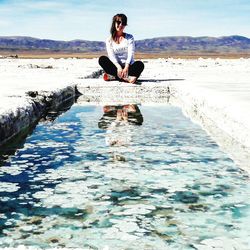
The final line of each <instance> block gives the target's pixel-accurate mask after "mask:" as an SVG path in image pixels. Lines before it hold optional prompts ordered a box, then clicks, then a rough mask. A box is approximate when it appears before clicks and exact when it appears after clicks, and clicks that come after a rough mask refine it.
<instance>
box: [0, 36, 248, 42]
mask: <svg viewBox="0 0 250 250" xmlns="http://www.w3.org/2000/svg"><path fill="white" fill-rule="evenodd" d="M171 37H192V38H224V37H243V38H247V39H250V38H249V37H247V36H243V35H227V36H223V35H222V36H205V35H204V36H182V35H179V36H158V37H152V38H144V39H138V40H135V41H143V40H150V39H157V38H171ZM0 38H32V39H37V40H50V41H58V42H72V41H89V42H105V41H104V40H103V41H100V40H86V39H79V38H77V39H72V40H58V39H50V38H38V37H33V36H15V35H13V36H0Z"/></svg>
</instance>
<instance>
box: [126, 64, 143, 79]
mask: <svg viewBox="0 0 250 250" xmlns="http://www.w3.org/2000/svg"><path fill="white" fill-rule="evenodd" d="M143 70H144V63H143V62H141V61H135V62H134V63H133V64H131V65H130V67H129V72H128V75H129V76H135V77H136V78H139V76H140V75H141V73H142V71H143Z"/></svg>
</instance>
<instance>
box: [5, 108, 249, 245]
mask: <svg viewBox="0 0 250 250" xmlns="http://www.w3.org/2000/svg"><path fill="white" fill-rule="evenodd" d="M138 108H139V110H140V113H141V114H142V116H143V123H142V124H141V125H135V124H133V123H132V124H131V123H128V122H126V119H122V120H120V117H118V119H117V117H115V119H112V121H111V122H110V123H109V126H108V127H106V128H99V127H98V122H99V121H100V119H102V117H103V108H102V107H95V106H85V107H83V106H73V107H72V108H71V110H69V111H68V112H67V113H65V114H63V115H62V116H60V117H59V118H57V119H56V120H55V121H54V122H44V123H40V124H39V125H38V126H37V127H36V128H35V130H34V132H33V134H32V135H30V136H29V137H28V138H27V139H26V143H25V144H24V146H23V147H22V148H20V149H18V150H17V151H16V153H15V155H12V156H11V157H9V159H6V160H5V161H4V162H3V164H2V166H1V167H0V205H1V206H0V232H1V234H0V235H1V238H0V246H1V247H4V246H17V245H20V244H24V245H34V246H40V247H64V246H65V247H79V246H81V247H90V248H103V247H104V246H109V247H110V249H124V248H126V247H130V248H131V249H138V247H140V248H142V249H144V248H145V247H146V246H147V247H149V248H150V247H151V248H150V249H169V248H170V249H176V248H180V247H184V248H185V249H189V248H190V249H194V248H195V247H196V248H198V249H202V248H204V246H210V247H211V246H213V244H217V246H218V245H220V244H224V245H226V244H229V245H230V246H236V247H238V248H239V247H241V248H239V249H242V248H243V249H244V247H245V248H247V247H249V246H250V243H249V240H248V239H249V236H250V235H249V234H250V227H249V225H248V223H247V221H249V217H250V204H249V201H248V200H249V192H250V191H249V190H250V185H249V177H248V176H247V174H246V173H245V172H243V171H241V170H240V169H238V168H237V166H235V165H234V163H233V162H232V161H231V160H230V159H229V158H228V157H227V155H226V154H224V153H223V152H221V151H220V149H219V148H218V146H217V145H216V144H215V142H214V141H212V140H211V139H210V138H209V137H208V136H207V135H206V134H205V132H204V131H202V130H201V129H200V128H199V126H197V125H195V124H193V123H191V122H190V120H189V119H187V118H186V117H184V116H183V115H182V113H181V111H180V110H179V109H178V108H175V107H171V106H154V107H150V106H148V107H147V106H138ZM125 117H126V114H125ZM112 122H113V123H114V124H112ZM112 126H113V127H112ZM110 134H111V135H110ZM108 136H113V137H114V138H119V140H120V139H121V138H129V140H127V141H126V143H120V144H118V143H115V144H107V143H106V142H107V137H108ZM115 140H116V139H115Z"/></svg>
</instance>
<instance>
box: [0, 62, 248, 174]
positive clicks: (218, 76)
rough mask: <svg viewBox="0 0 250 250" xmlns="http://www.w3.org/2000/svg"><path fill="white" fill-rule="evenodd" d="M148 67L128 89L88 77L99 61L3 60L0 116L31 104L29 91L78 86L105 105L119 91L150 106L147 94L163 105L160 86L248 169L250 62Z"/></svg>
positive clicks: (123, 85)
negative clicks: (139, 78)
mask: <svg viewBox="0 0 250 250" xmlns="http://www.w3.org/2000/svg"><path fill="white" fill-rule="evenodd" d="M144 63H145V70H144V72H143V74H142V76H141V80H142V81H141V84H140V85H130V84H127V83H119V82H104V81H102V80H101V79H90V78H89V79H85V78H86V77H87V76H90V75H91V74H92V73H93V72H95V71H98V70H100V67H99V65H98V60H97V59H57V60H56V59H52V58H51V59H41V60H38V59H33V60H29V59H1V60H0V74H1V93H0V97H1V98H0V116H1V115H2V114H8V112H10V110H12V111H13V110H16V109H17V108H18V107H19V108H21V107H23V106H25V105H29V102H30V97H28V96H27V95H26V94H25V93H26V92H27V91H38V92H40V91H56V90H59V89H62V88H65V87H67V86H73V85H74V86H77V88H79V90H80V92H82V93H83V94H85V96H86V95H90V93H92V94H93V95H94V94H95V95H99V101H100V100H101V99H100V98H101V97H104V96H105V98H104V99H103V102H108V101H111V100H112V101H116V102H117V100H115V99H116V98H117V96H116V95H117V89H119V90H120V92H119V93H118V94H120V95H121V93H123V94H124V93H126V96H125V100H128V101H131V100H137V101H138V100H139V102H141V103H144V104H146V103H147V101H148V100H149V98H146V99H145V98H144V99H143V95H146V94H147V95H149V94H150V97H151V99H150V100H151V101H152V98H153V97H154V96H155V97H156V98H155V99H154V98H153V102H154V101H156V100H158V102H159V100H160V98H158V96H157V95H158V94H159V92H157V91H154V88H153V87H158V88H159V89H160V91H161V93H162V91H163V90H164V89H166V90H169V91H170V95H171V97H170V100H169V101H170V102H171V103H173V104H175V105H179V106H180V107H181V108H182V109H183V111H184V113H185V114H187V116H189V117H191V118H192V119H193V120H194V121H195V122H198V123H199V124H201V126H203V128H204V129H206V130H207V131H208V133H210V134H211V135H212V136H213V137H214V138H215V139H216V141H217V142H218V143H219V144H220V145H221V147H222V148H223V149H224V150H225V151H228V152H229V154H231V155H232V157H233V158H234V159H235V161H236V162H237V163H239V165H241V166H242V167H244V168H245V169H248V170H249V169H250V165H249V162H250V161H249V157H250V156H249V155H250V111H249V110H250V98H249V97H250V81H249V79H250V59H230V60H229V59H228V60H226V59H197V60H186V59H171V58H168V59H150V60H144ZM100 89H102V91H100ZM105 89H106V92H105ZM97 90H98V91H97ZM112 90H113V93H112ZM135 90H137V92H136V95H138V94H139V93H142V94H141V95H139V99H129V97H130V96H131V95H132V93H135ZM114 91H116V93H115V94H114ZM105 93H106V95H105ZM166 93H168V91H166V92H164V94H166ZM83 96H84V95H83ZM164 96H165V95H164ZM126 98H127V99H126ZM90 100H91V98H90V99H88V101H90ZM140 100H141V101H140ZM123 101H124V100H123ZM164 101H165V100H164ZM156 102H157V101H156ZM100 103H101V101H100Z"/></svg>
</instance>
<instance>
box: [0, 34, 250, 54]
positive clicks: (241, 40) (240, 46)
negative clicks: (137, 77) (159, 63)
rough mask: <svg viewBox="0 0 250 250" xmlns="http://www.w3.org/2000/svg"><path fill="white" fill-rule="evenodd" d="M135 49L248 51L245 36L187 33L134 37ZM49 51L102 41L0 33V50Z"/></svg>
mask: <svg viewBox="0 0 250 250" xmlns="http://www.w3.org/2000/svg"><path fill="white" fill-rule="evenodd" d="M135 43H136V51H137V52H141V53H161V52H170V53H175V52H184V53H185V52H188V51H199V52H205V53H250V39H249V38H247V37H244V36H237V35H235V36H222V37H209V36H204V37H190V36H169V37H158V38H151V39H144V40H137V41H136V42H135ZM37 50H39V51H48V52H51V51H52V52H70V53H77V52H78V53H79V52H80V53H84V52H88V53H89V52H102V51H105V43H104V42H100V41H88V40H72V41H56V40H49V39H38V38H33V37H24V36H0V53H1V51H13V52H14V51H15V52H18V51H37Z"/></svg>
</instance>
